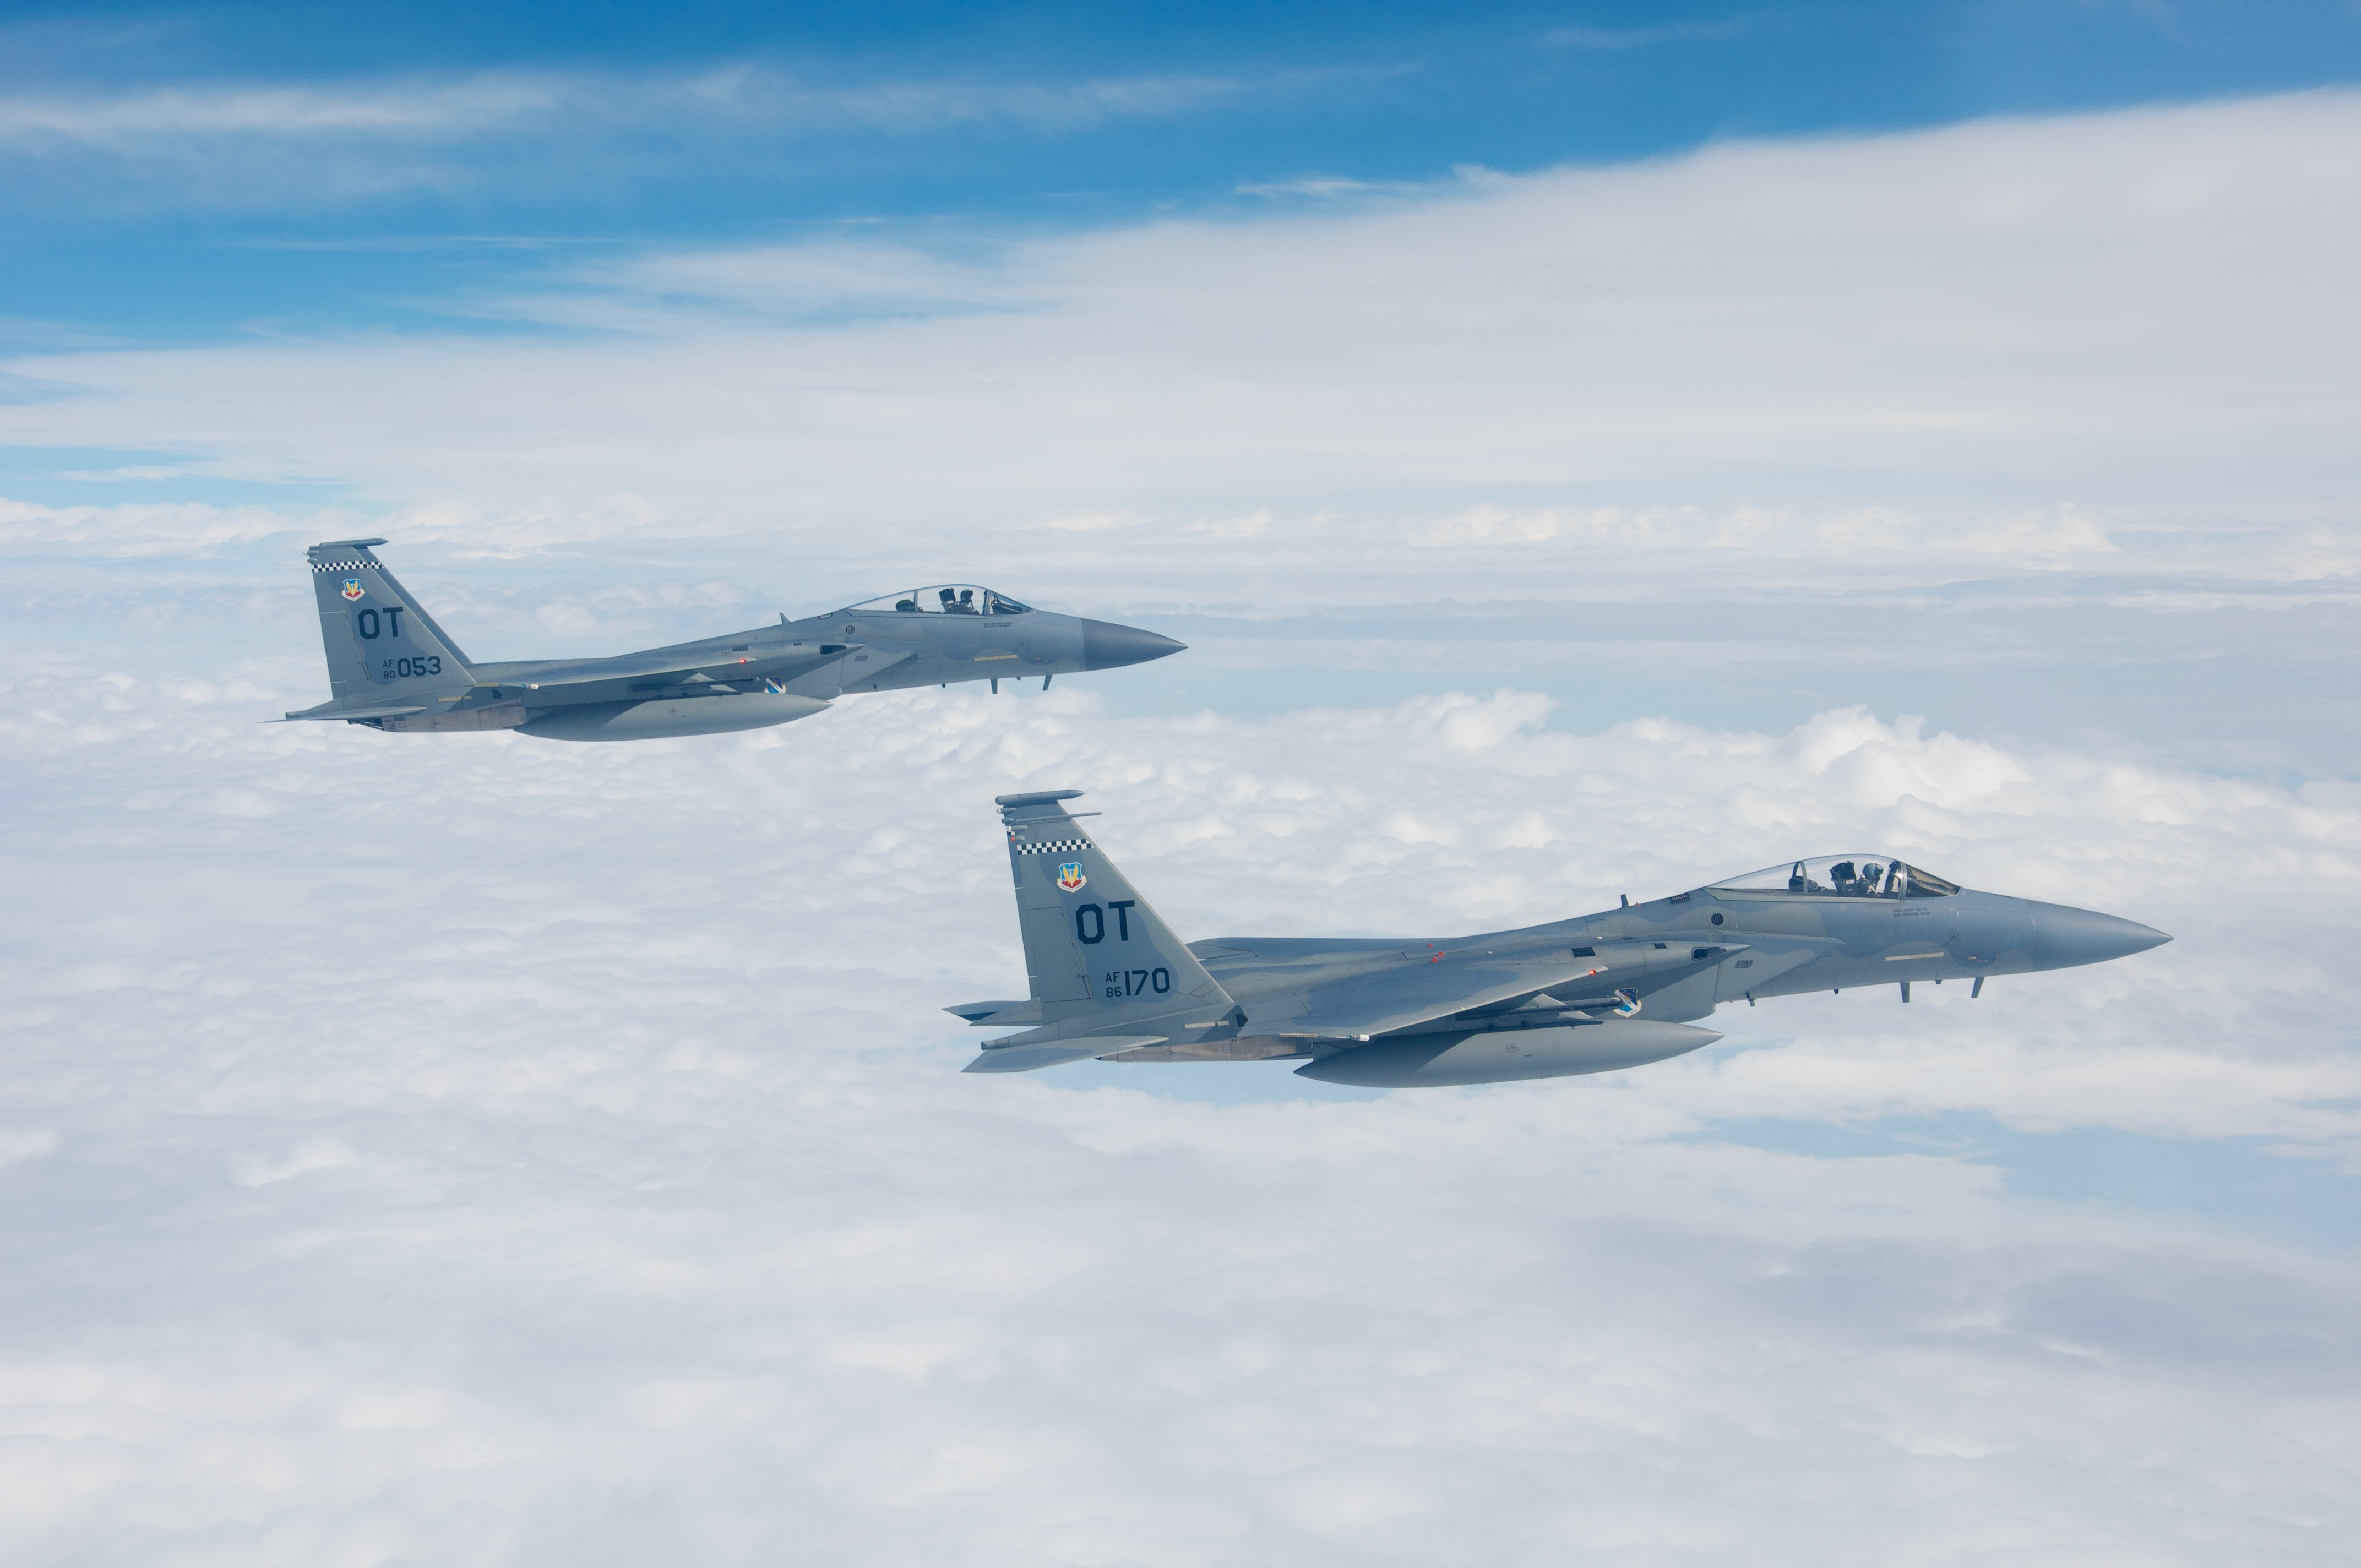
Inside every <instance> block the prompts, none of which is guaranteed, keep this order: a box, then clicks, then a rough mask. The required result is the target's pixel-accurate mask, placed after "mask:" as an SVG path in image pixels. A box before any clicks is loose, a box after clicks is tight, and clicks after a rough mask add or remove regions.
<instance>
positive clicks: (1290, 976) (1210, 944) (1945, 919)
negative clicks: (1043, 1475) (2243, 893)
mask: <svg viewBox="0 0 2361 1568" xmlns="http://www.w3.org/2000/svg"><path fill="white" fill-rule="evenodd" d="M1081 794H1082V791H1080V790H1071V789H1061V790H1046V791H1042V792H1039V793H1037V794H1032V795H1002V796H1000V797H999V806H1000V812H1001V819H1002V821H1003V822H1004V823H1005V825H1006V827H1007V829H1008V860H1009V865H1010V867H1011V869H1012V870H1013V872H1014V873H1015V875H1016V916H1017V925H1018V929H1019V930H1020V932H1021V933H1022V935H1023V938H1024V942H1025V966H1026V968H1027V970H1029V971H1031V979H1032V995H1031V996H1030V997H1028V998H1027V999H1026V1000H1024V1001H1021V1002H972V1003H965V1004H964V1005H961V1006H957V1007H950V1008H946V1009H945V1011H946V1012H949V1013H952V1014H957V1015H958V1016H960V1017H961V1018H964V1019H966V1020H967V1021H968V1022H969V1023H970V1024H972V1025H975V1026H977V1027H979V1028H1001V1027H1007V1026H1010V1025H1029V1026H1028V1027H1026V1028H1025V1029H1024V1030H1023V1032H1022V1033H1019V1034H1016V1035H1011V1036H1006V1037H1005V1038H1002V1039H997V1040H994V1041H992V1042H990V1043H989V1044H987V1045H986V1046H985V1047H983V1054H982V1055H980V1056H978V1057H977V1058H975V1059H974V1060H973V1061H972V1062H970V1063H969V1064H968V1067H967V1070H968V1071H970V1072H1025V1071H1028V1070H1030V1069H1034V1068H1044V1067H1055V1066H1057V1065H1059V1064H1060V1063H1061V1062H1071V1061H1080V1060H1083V1059H1085V1058H1093V1057H1096V1058H1104V1059H1105V1060H1108V1061H1117V1062H1143V1061H1260V1060H1268V1059H1271V1058H1303V1065H1302V1066H1301V1067H1299V1068H1297V1069H1296V1071H1297V1072H1298V1073H1300V1074H1301V1075H1302V1076H1303V1077H1306V1078H1315V1079H1322V1080H1326V1081H1328V1082H1331V1083H1355V1084H1367V1085H1372V1086H1376V1087H1380V1088H1417V1087H1422V1086H1429V1085H1433V1086H1442V1085H1449V1084H1466V1083H1504V1082H1508V1081H1510V1080H1517V1079H1530V1078H1564V1077H1570V1076H1572V1075H1574V1074H1576V1073H1586V1072H1609V1071H1613V1070H1614V1069H1618V1068H1627V1067H1637V1066H1639V1065H1641V1064H1642V1063H1643V1062H1652V1061H1661V1060H1663V1059H1664V1058H1666V1057H1674V1056H1678V1055H1680V1054H1681V1053H1682V1052H1684V1051H1693V1050H1696V1049H1697V1047H1700V1046H1704V1045H1708V1044H1710V1043H1712V1042H1713V1041H1715V1040H1718V1039H1719V1038H1721V1036H1719V1035H1718V1034H1716V1033H1715V1032H1714V1031H1713V1030H1711V1029H1700V1028H1697V1027H1696V1026H1695V1025H1694V1024H1693V1023H1692V1022H1691V1021H1692V1020H1694V1019H1698V1018H1703V1017H1706V1016H1708V1015H1709V1014H1711V1013H1712V1012H1713V1010H1714V1009H1715V1008H1716V1007H1718V1006H1719V1005H1720V1004H1722V1003H1725V1002H1739V1001H1744V1002H1746V1003H1749V1004H1750V1005H1751V1004H1752V1003H1754V1002H1756V1001H1757V1000H1759V999H1761V998H1763V997H1769V996H1790V995H1794V994H1795V993H1797V992H1808V991H1843V990H1846V989H1848V988H1855V987H1868V986H1883V985H1898V986H1899V987H1900V990H1901V996H1902V1000H1903V1001H1905V1002H1907V1001H1909V1000H1910V987H1911V985H1912V983H1913V982H1925V981H1933V982H1935V983H1937V984H1940V983H1941V982H1942V981H1947V980H1964V981H1968V982H1969V983H1970V986H1971V992H1970V994H1971V995H1975V994H1981V993H1982V991H1983V984H1984V981H1985V980H1987V979H1988V978H1990V977H1991V976H1993V975H2003V974H2026V973H2029V972H2031V971H2033V970H2053V969H2070V968H2073V967H2074V966H2076V965H2078V964H2092V963H2101V962H2103V961H2105V960H2106V959H2118V958H2123V957H2125V956H2126V955H2128V954H2131V953H2136V952H2141V951H2144V950H2146V949H2147V948H2153V947H2155V946H2157V945H2158V943H2161V942H2169V941H2170V940H2171V939H2172V938H2169V937H2168V936H2166V935H2165V934H2164V933H2163V932H2161V931H2156V930H2151V929H2150V928H2148V927H2146V926H2142V925H2138V924H2136V923H2135V922H2133V921H2130V920H2122V919H2118V918H2116V917H2115V916H2112V915H2101V914H2097V913H2095V912H2093V911H2092V910H2088V909H2074V908H2070V907H2069V906H2067V905H2062V904H2042V903H2038V902H2037V901H2035V900H2032V899H2026V898H2010V897H2005V896H2004V895H2002V894H1994V893H1977V892H1973V891H1971V890H1970V889H1967V888H1963V887H1960V886H1959V885H1957V884H1956V883H1949V882H1946V881H1944V880H1943V879H1942V878H1941V877H1938V876H1936V875H1934V874H1932V873H1931V872H1924V871H1921V870H1919V869H1918V868H1917V867H1916V866H1913V865H1908V864H1905V862H1903V861H1898V860H1896V859H1894V857H1893V856H1891V855H1824V856H1820V857H1818V858H1817V859H1814V860H1806V861H1790V862H1787V863H1785V864H1783V865H1777V866H1773V867H1771V868H1769V869H1768V870H1766V871H1761V872H1754V873H1752V875H1748V876H1742V877H1736V878H1733V879H1731V880H1730V881H1729V882H1724V883H1714V884H1713V885H1712V886H1709V887H1699V888H1693V889H1691V890H1690V891H1689V892H1687V893H1676V894H1673V895H1672V896H1671V897H1669V898H1659V899H1656V900H1654V901H1653V902H1652V903H1648V904H1632V903H1631V901H1630V900H1628V899H1627V900H1625V901H1624V904H1623V906H1622V907H1621V908H1620V909H1610V910H1608V911H1606V912H1604V913H1602V914H1598V915H1585V916H1576V917H1575V918H1574V919H1571V920H1560V921H1556V922H1554V923H1553V924H1550V925H1546V926H1532V927H1526V928H1525V929H1523V930H1520V931H1496V932H1491V933H1488V934H1486V935H1482V936H1474V937H1451V938H1433V939H1432V940H1429V939H1426V938H1370V939H1357V938H1295V937H1283V938H1273V937H1221V938H1215V939H1213V940H1212V941H1199V942H1188V943H1183V942H1182V941H1181V940H1180V938H1178V937H1176V936H1175V935H1173V933H1172V930H1171V928H1170V927H1168V926H1167V925H1165V923H1164V922H1163V920H1162V919H1161V918H1159V916H1158V915H1157V913H1156V911H1155V910H1154V909H1152V908H1150V907H1149V906H1148V901H1147V900H1145V899H1143V898H1141V897H1140V896H1139V894H1138V893H1137V890H1135V889H1134V888H1133V887H1132V885H1131V883H1128V882H1127V881H1126V880H1125V879H1124V875H1123V873H1122V872H1119V871H1117V870H1116V869H1115V863H1114V862H1113V861H1110V860H1108V859H1107V857H1106V854H1105V852H1104V850H1101V849H1100V848H1099V847H1098V845H1097V844H1096V843H1095V842H1093V840H1092V839H1091V838H1090V836H1089V835H1088V834H1087V833H1085V832H1084V831H1083V830H1082V825H1081V823H1080V822H1079V821H1078V820H1077V818H1076V817H1074V816H1073V815H1072V814H1070V813H1069V812H1068V811H1067V810H1066V808H1065V806H1063V805H1062V804H1061V803H1062V802H1065V801H1068V800H1071V799H1073V798H1074V797H1075V796H1077V795H1081ZM1083 815H1085V816H1095V815H1097V814H1096V813H1095V812H1090V813H1084V814H1083ZM1643 1014H1644V1015H1643Z"/></svg>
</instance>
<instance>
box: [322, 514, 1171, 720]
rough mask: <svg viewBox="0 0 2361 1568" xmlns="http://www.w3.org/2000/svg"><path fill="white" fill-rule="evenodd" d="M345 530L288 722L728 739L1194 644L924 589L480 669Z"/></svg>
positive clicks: (328, 553) (325, 549)
mask: <svg viewBox="0 0 2361 1568" xmlns="http://www.w3.org/2000/svg"><path fill="white" fill-rule="evenodd" d="M382 543H385V541H384V540H382V539H339V540H334V541H331V542H330V543H325V544H314V545H313V546H312V549H311V562H312V580H313V585H314V587H316V589H317V594H318V598H319V601H320V635H321V638H322V640H323V641H324V642H325V643H326V645H327V651H328V683H329V688H330V691H331V694H332V695H331V696H330V698H329V700H328V701H326V702H324V703H322V704H320V705H319V706H318V707H307V708H305V709H303V710H302V712H300V713H291V714H289V715H288V716H287V717H288V718H324V719H341V720H343V721H344V722H346V723H347V724H365V725H368V726H369V727H371V728H372V729H390V730H395V731H399V732H401V733H405V734H407V733H414V732H420V731H424V732H428V733H437V734H439V733H442V732H445V731H448V730H460V729H513V730H516V731H517V732H518V733H520V734H523V735H537V736H540V737H542V738H544V739H545V740H656V739H660V738H663V737H666V736H674V735H720V734H727V733H729V732H730V731H731V730H737V729H763V728H764V727H765V726H768V725H773V724H785V723H786V722H788V721H789V720H790V719H796V718H810V717H811V716H812V715H813V714H815V713H818V712H820V711H821V710H822V709H824V708H826V707H829V703H830V702H831V700H832V699H834V698H836V697H838V696H842V695H844V694H845V693H847V692H879V691H894V690H897V689H899V688H901V687H904V686H932V685H950V684H952V683H953V682H956V681H989V682H991V683H992V689H993V690H994V691H995V692H996V691H998V690H999V689H1000V683H1001V682H1003V681H1006V680H1019V679H1022V678H1024V677H1025V676H1027V675H1038V676H1040V677H1041V685H1043V687H1044V688H1046V687H1048V685H1049V677H1051V676H1052V675H1063V674H1072V673H1075V672H1079V671H1084V670H1111V669H1115V668H1116V667H1117V666H1119V665H1123V664H1137V663H1145V662H1147V661H1148V660H1149V659H1161V658H1162V657H1164V656H1165V655H1166V654H1167V653H1178V652H1180V651H1181V649H1182V648H1184V647H1186V646H1187V644H1185V643H1181V642H1176V641H1173V640H1172V639H1171V638H1170V637H1159V636H1158V635H1157V634H1156V633H1155V632H1153V631H1142V630H1139V629H1138V628H1137V627H1133V626H1117V625H1115V623H1113V622H1112V621H1105V620H1082V618H1080V617H1078V616H1071V615H1055V614H1052V613H1050V612H1049V611H1048V610H1039V609H1032V608H1031V607H1029V606H1027V605H1022V604H1019V603H1017V602H1016V600H1015V599H1013V598H1008V597H1007V596H1006V595H1005V594H997V593H994V592H993V591H992V590H991V589H990V588H986V587H977V586H975V585H973V584H963V583H952V584H946V585H940V586H937V587H925V588H910V589H906V590H905V591H903V592H901V593H897V594H887V595H885V596H884V598H874V599H870V600H867V601H866V602H864V603H862V604H856V605H851V606H848V607H847V608H845V609H839V610H831V611H830V612H829V613H828V614H826V615H816V616H812V617H809V618H808V619H806V620H788V619H787V618H786V616H785V614H782V615H781V616H780V617H779V623H778V624H777V625H776V626H759V627H756V628H755V629H754V630H752V631H735V632H729V633H725V634H724V635H721V636H719V637H708V638H705V639H703V640H702V641H696V642H681V643H676V644H675V645H674V646H672V647H669V648H652V649H650V650H648V651H647V652H644V653H623V654H619V655H617V656H615V657H613V658H609V659H527V660H522V661H511V662H508V663H497V664H492V663H477V662H476V661H474V660H471V659H469V658H468V657H467V655H466V654H465V653H462V652H459V645H458V644H457V643H456V642H454V641H451V637H450V634H449V633H447V632H445V630H443V629H442V628H441V627H439V626H437V625H435V624H434V617H433V616H431V615H428V614H427V613H426V611H425V609H423V607H422V606H421V605H420V604H419V603H418V601H417V600H416V599H413V598H411V597H410V594H409V593H408V591H407V590H405V589H404V588H403V587H402V586H401V584H400V583H398V582H396V581H395V580H394V576H393V574H392V573H391V572H389V571H387V570H386V569H385V567H384V565H382V564H381V563H379V560H378V558H377V557H376V555H374V554H371V553H370V549H369V547H370V546H371V545H374V544H382Z"/></svg>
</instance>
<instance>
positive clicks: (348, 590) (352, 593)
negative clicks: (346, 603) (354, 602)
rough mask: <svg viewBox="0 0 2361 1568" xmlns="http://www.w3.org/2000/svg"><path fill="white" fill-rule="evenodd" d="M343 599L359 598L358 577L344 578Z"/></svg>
mask: <svg viewBox="0 0 2361 1568" xmlns="http://www.w3.org/2000/svg"><path fill="white" fill-rule="evenodd" d="M345 597H346V598H348V599H357V598H360V597H361V580H360V579H359V578H358V577H346V579H345Z"/></svg>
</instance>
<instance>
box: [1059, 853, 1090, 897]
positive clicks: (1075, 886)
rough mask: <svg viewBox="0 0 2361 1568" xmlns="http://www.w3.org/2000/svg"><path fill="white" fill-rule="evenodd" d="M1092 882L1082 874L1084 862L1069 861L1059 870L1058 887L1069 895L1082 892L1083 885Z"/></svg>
mask: <svg viewBox="0 0 2361 1568" xmlns="http://www.w3.org/2000/svg"><path fill="white" fill-rule="evenodd" d="M1090 880H1091V879H1090V878H1088V877H1086V876H1084V875H1083V874H1082V861H1067V862H1066V863H1065V864H1064V865H1062V866H1060V867H1059V868H1058V885H1059V886H1060V887H1061V888H1064V889H1065V890H1066V891H1067V892H1068V893H1079V892H1081V891H1082V884H1083V883H1086V882H1088V881H1090Z"/></svg>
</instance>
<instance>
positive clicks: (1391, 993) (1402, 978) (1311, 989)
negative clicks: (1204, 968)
mask: <svg viewBox="0 0 2361 1568" xmlns="http://www.w3.org/2000/svg"><path fill="white" fill-rule="evenodd" d="M1742 950H1743V948H1742V946H1741V944H1736V943H1721V944H1719V945H1716V946H1714V947H1711V948H1700V949H1692V948H1689V946H1688V945H1687V944H1686V943H1681V944H1677V945H1676V946H1675V947H1674V948H1658V947H1656V946H1655V945H1654V944H1653V943H1641V942H1615V943H1598V944H1596V945H1594V946H1592V947H1591V948H1590V950H1589V951H1588V952H1587V953H1586V954H1585V956H1582V957H1579V958H1577V957H1576V956H1574V950H1573V948H1571V947H1568V946H1561V945H1555V944H1554V945H1552V946H1550V947H1546V948H1518V949H1506V950H1503V949H1500V948H1484V947H1480V946H1476V947H1470V948H1464V949H1451V948H1444V947H1442V946H1440V945H1438V946H1436V947H1434V948H1431V949H1424V950H1418V951H1411V950H1406V951H1405V952H1404V953H1403V959H1404V961H1403V962H1401V963H1399V964H1395V965H1391V966H1389V967H1388V968H1385V969H1379V970H1367V971H1363V972H1361V973H1356V974H1349V975H1344V976H1340V977H1339V978H1337V979H1335V980H1333V981H1324V982H1323V981H1313V982H1312V984H1310V985H1308V986H1305V987H1304V988H1303V989H1302V990H1301V991H1300V992H1295V993H1294V995H1293V997H1291V998H1279V999H1274V1000H1275V1001H1277V1002H1278V1003H1279V1005H1278V1006H1276V1007H1274V1006H1272V1005H1270V1004H1269V1003H1265V1004H1263V1005H1260V1006H1256V1007H1253V1008H1251V1009H1250V1021H1251V1024H1252V1026H1253V1028H1254V1030H1255V1032H1256V1033H1257V1034H1264V1033H1268V1034H1273V1035H1279V1036H1290V1035H1294V1036H1312V1037H1314V1038H1322V1039H1345V1040H1366V1039H1368V1038H1370V1037H1371V1036H1377V1035H1384V1034H1389V1033H1392V1032H1393V1031H1395V1030H1398V1029H1407V1028H1410V1027H1411V1025H1417V1024H1426V1023H1432V1022H1433V1021H1434V1020H1435V1019H1437V1018H1448V1017H1450V1016H1451V1015H1452V1014H1455V1013H1465V1012H1468V1011H1469V1010H1471V1009H1474V1008H1478V1007H1488V1006H1491V1005H1493V1004H1494V1003H1503V1002H1512V1001H1518V1000H1521V999H1522V998H1524V997H1528V996H1533V995H1537V994H1539V993H1541V992H1549V993H1551V994H1553V995H1562V996H1565V997H1568V998H1572V997H1576V996H1582V997H1584V999H1585V1000H1595V999H1596V998H1597V997H1599V996H1607V997H1611V995H1612V992H1613V991H1614V990H1615V989H1616V988H1618V987H1631V986H1634V985H1635V982H1638V983H1637V988H1638V989H1645V990H1653V989H1654V986H1655V985H1656V984H1657V983H1661V981H1663V979H1664V978H1665V975H1666V972H1667V971H1669V970H1690V969H1694V968H1701V967H1704V966H1706V965H1708V964H1716V963H1719V962H1721V961H1722V960H1723V959H1726V958H1728V957H1729V956H1730V955H1731V954H1732V953H1736V952H1740V951H1742ZM1692 952H1702V953H1704V954H1706V955H1708V956H1706V957H1701V958H1699V957H1692ZM1289 1001H1293V1002H1294V1003H1295V1004H1296V1005H1295V1006H1294V1008H1293V1009H1292V1011H1291V1013H1290V1012H1289V1009H1288V1005H1287V1004H1288V1002H1289ZM1282 1014H1288V1015H1284V1016H1283V1015H1282Z"/></svg>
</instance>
